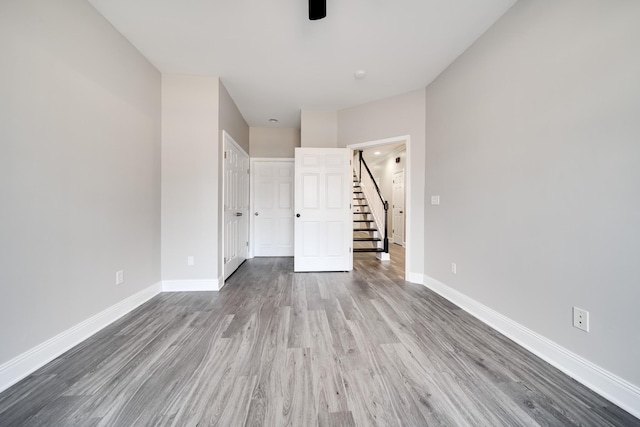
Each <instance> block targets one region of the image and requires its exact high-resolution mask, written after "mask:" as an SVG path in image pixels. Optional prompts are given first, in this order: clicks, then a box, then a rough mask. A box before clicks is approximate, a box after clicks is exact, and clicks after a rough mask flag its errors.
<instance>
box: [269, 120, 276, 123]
mask: <svg viewBox="0 0 640 427" xmlns="http://www.w3.org/2000/svg"><path fill="white" fill-rule="evenodd" d="M269 123H278V119H269Z"/></svg>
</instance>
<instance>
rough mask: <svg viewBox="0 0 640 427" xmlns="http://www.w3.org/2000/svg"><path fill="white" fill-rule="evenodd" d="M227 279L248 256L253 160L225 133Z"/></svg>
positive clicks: (224, 174)
mask: <svg viewBox="0 0 640 427" xmlns="http://www.w3.org/2000/svg"><path fill="white" fill-rule="evenodd" d="M223 179H224V187H223V188H224V212H223V215H224V220H223V223H224V240H223V242H224V250H223V253H224V260H223V262H224V278H225V280H226V278H227V277H229V276H230V275H231V273H233V272H234V271H235V270H236V269H237V268H238V267H239V266H240V264H242V263H243V262H244V261H245V260H246V259H247V256H248V242H249V156H248V155H247V153H245V152H244V150H242V149H241V148H240V147H239V146H238V145H237V144H236V143H235V142H233V140H232V139H231V138H230V137H229V135H227V134H226V133H225V136H224V170H223Z"/></svg>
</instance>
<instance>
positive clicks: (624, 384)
mask: <svg viewBox="0 0 640 427" xmlns="http://www.w3.org/2000/svg"><path fill="white" fill-rule="evenodd" d="M424 286H426V287H427V288H429V289H431V290H432V291H434V292H436V293H437V294H439V295H441V296H443V297H444V298H446V299H448V300H449V301H451V302H452V303H454V304H456V305H457V306H459V307H460V308H462V309H463V310H465V311H466V312H468V313H469V314H471V315H473V316H475V317H476V318H478V319H479V320H481V321H482V322H484V323H486V324H487V325H489V326H491V327H492V328H494V329H495V330H497V331H498V332H500V333H501V334H503V335H505V336H506V337H508V338H510V339H511V340H513V341H514V342H516V343H517V344H519V345H520V346H522V347H524V348H526V349H527V350H529V351H530V352H532V353H533V354H535V355H536V356H538V357H540V358H541V359H543V360H544V361H546V362H548V363H550V364H551V365H553V366H555V367H556V368H558V369H560V370H561V371H562V372H564V373H565V374H567V375H569V376H570V377H571V378H573V379H575V380H576V381H578V382H580V383H582V384H584V385H585V386H587V387H588V388H590V389H591V390H593V391H595V392H596V393H598V394H600V395H601V396H603V397H604V398H606V399H608V400H610V401H611V402H613V403H614V404H616V405H618V406H619V407H621V408H622V409H624V410H625V411H627V412H629V413H630V414H632V415H634V416H635V417H638V418H640V387H638V386H636V385H634V384H631V383H630V382H628V381H626V380H624V379H622V378H620V377H618V376H616V375H615V374H612V373H611V372H609V371H607V370H605V369H603V368H601V367H599V366H597V365H595V364H594V363H592V362H590V361H588V360H586V359H584V358H583V357H581V356H579V355H577V354H575V353H573V352H571V351H569V350H567V349H566V348H564V347H562V346H560V345H558V344H556V343H555V342H553V341H551V340H549V339H548V338H545V337H544V336H542V335H540V334H537V333H536V332H534V331H532V330H530V329H527V328H526V327H524V326H522V325H520V324H519V323H517V322H515V321H513V320H511V319H510V318H508V317H506V316H504V315H502V314H500V313H498V312H497V311H495V310H493V309H491V308H489V307H487V306H485V305H483V304H481V303H479V302H478V301H476V300H474V299H472V298H470V297H468V296H466V295H465V294H463V293H461V292H458V291H456V290H455V289H453V288H451V287H449V286H447V285H445V284H444V283H442V282H439V281H438V280H436V279H433V278H431V277H429V276H427V275H425V276H424Z"/></svg>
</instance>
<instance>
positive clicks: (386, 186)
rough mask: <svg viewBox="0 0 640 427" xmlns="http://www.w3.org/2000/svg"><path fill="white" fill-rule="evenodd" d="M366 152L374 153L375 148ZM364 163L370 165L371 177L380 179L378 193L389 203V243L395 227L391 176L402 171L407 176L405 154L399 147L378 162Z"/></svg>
mask: <svg viewBox="0 0 640 427" xmlns="http://www.w3.org/2000/svg"><path fill="white" fill-rule="evenodd" d="M367 151H375V148H371V149H369V150H367ZM371 157H372V156H368V157H367V159H370V158H371ZM396 157H399V158H400V162H399V163H396ZM366 161H367V164H368V165H370V166H369V167H370V169H371V173H372V174H373V176H374V177H375V178H376V179H377V178H378V177H379V178H380V181H379V182H378V186H379V187H380V192H381V193H382V197H383V198H384V199H385V200H386V201H387V202H389V218H388V221H389V242H393V229H394V227H395V224H394V222H393V174H394V173H396V172H400V171H402V170H404V172H405V175H406V174H407V170H406V168H407V166H406V165H407V152H406V150H405V149H404V147H399V150H397V151H394V152H393V153H390V154H389V155H388V156H386V157H385V158H384V159H381V160H380V161H377V162H373V161H369V160H366ZM405 198H406V196H405ZM405 231H406V230H405Z"/></svg>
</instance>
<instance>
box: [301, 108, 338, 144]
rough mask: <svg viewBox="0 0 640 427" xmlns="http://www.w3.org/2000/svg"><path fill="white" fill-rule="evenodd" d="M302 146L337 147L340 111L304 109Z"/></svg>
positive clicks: (302, 115)
mask: <svg viewBox="0 0 640 427" xmlns="http://www.w3.org/2000/svg"><path fill="white" fill-rule="evenodd" d="M300 146H301V147H310V148H336V147H337V146H338V113H337V112H336V111H334V110H302V113H301V114H300Z"/></svg>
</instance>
